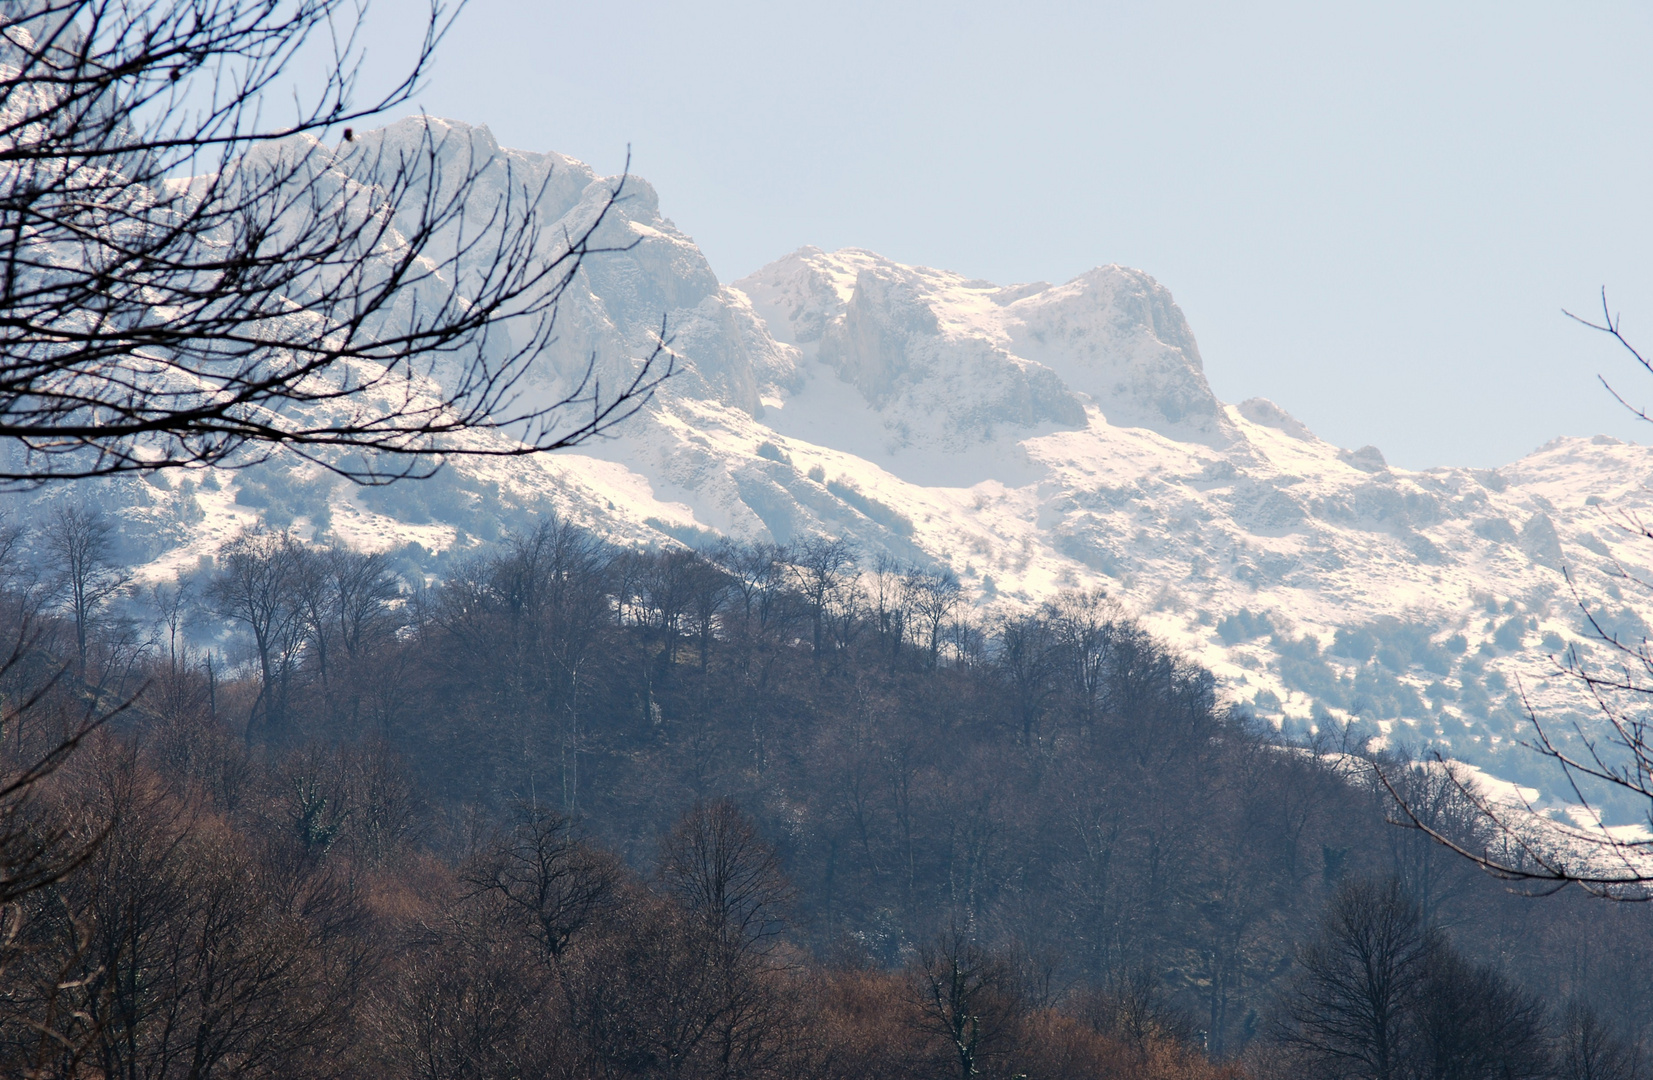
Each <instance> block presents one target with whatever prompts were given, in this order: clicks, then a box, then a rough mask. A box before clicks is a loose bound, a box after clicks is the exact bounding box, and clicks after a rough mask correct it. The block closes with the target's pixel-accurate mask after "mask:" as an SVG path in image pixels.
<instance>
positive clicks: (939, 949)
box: [910, 928, 1021, 1080]
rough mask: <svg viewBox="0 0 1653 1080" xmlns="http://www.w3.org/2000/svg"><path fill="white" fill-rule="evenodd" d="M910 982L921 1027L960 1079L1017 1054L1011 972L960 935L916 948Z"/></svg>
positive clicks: (1018, 1014)
mask: <svg viewBox="0 0 1653 1080" xmlns="http://www.w3.org/2000/svg"><path fill="white" fill-rule="evenodd" d="M910 977H911V980H912V988H913V993H914V995H915V997H916V998H917V1002H918V1009H919V1016H920V1018H921V1020H920V1023H921V1025H922V1026H923V1028H924V1029H925V1030H926V1031H928V1032H929V1033H930V1035H931V1036H933V1037H935V1038H937V1039H939V1040H940V1041H941V1042H942V1043H943V1044H945V1046H946V1047H947V1050H948V1052H949V1056H950V1057H951V1058H952V1062H953V1070H954V1072H953V1074H954V1075H955V1076H957V1077H958V1078H959V1080H971V1077H974V1076H977V1075H979V1074H980V1073H982V1072H984V1071H985V1069H986V1066H988V1064H989V1063H990V1062H992V1061H994V1060H996V1059H998V1058H1000V1057H1002V1056H1004V1055H1005V1054H1007V1053H1009V1052H1011V1051H1013V1050H1014V1049H1015V1044H1016V1028H1017V1022H1018V1021H1019V1020H1020V1018H1021V1007H1020V1002H1019V1001H1018V1000H1017V995H1016V985H1015V974H1014V970H1013V969H1012V968H1011V966H1010V965H1009V964H1007V963H1005V962H1004V961H1003V960H1001V959H999V958H998V957H996V956H993V955H991V954H990V953H988V952H987V951H986V950H985V949H983V948H982V947H981V946H980V945H978V944H976V943H975V942H974V941H973V940H971V939H970V938H969V937H968V936H967V935H966V934H964V933H963V932H962V931H960V930H958V929H956V928H955V929H953V930H951V931H949V932H947V933H946V934H943V935H942V936H941V937H940V938H938V939H937V940H935V941H933V942H931V943H929V944H927V945H925V946H923V947H922V948H920V949H919V950H918V953H917V955H916V957H915V958H914V962H913V964H912V967H911V972H910Z"/></svg>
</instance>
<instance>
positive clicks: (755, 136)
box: [370, 0, 1653, 467]
mask: <svg viewBox="0 0 1653 1080" xmlns="http://www.w3.org/2000/svg"><path fill="white" fill-rule="evenodd" d="M377 2H378V3H379V5H380V6H379V9H378V13H377V16H376V19H375V24H374V26H375V32H374V34H373V37H372V49H373V55H372V59H373V65H374V66H373V68H372V69H370V74H371V72H372V70H377V68H378V65H380V64H385V63H388V62H390V61H391V60H392V59H394V58H395V57H396V56H397V55H398V49H399V48H400V46H401V44H402V38H403V37H405V33H404V20H405V16H406V15H407V13H408V12H409V11H411V10H414V9H415V7H416V4H415V3H413V0H377ZM1241 7H1242V5H1231V4H1215V3H1212V4H1201V5H1189V4H1170V3H1162V2H1161V3H1153V4H1148V3H1140V4H1105V3H1088V4H1076V3H1067V4H1037V3H1028V2H1025V0H1023V2H1019V3H1016V4H1014V5H1011V4H985V3H972V2H954V3H948V4H939V3H890V2H889V0H885V2H882V3H860V2H853V0H851V2H844V0H840V2H837V3H832V4H823V3H811V4H788V3H782V2H778V0H765V2H763V3H724V4H695V3H683V2H678V3H644V2H633V0H605V2H603V3H590V2H587V3H581V4H559V3H539V2H533V3H529V2H523V0H514V2H508V0H472V3H471V4H470V6H469V8H468V9H467V10H466V11H464V13H463V14H462V15H461V16H460V19H459V22H458V24H457V26H456V27H455V29H454V31H453V33H452V34H451V36H450V37H449V38H448V40H447V42H446V43H445V45H444V47H443V50H442V52H441V54H440V56H439V61H438V66H437V68H436V71H435V73H434V75H433V77H432V78H431V80H430V82H429V84H428V85H427V87H426V88H425V89H424V90H423V91H422V92H421V94H420V95H419V102H420V104H421V105H422V106H423V107H424V109H425V110H426V111H428V112H431V113H435V114H438V115H442V116H448V117H452V118H454V119H459V120H466V121H470V122H473V123H486V124H488V125H489V126H490V127H491V128H492V129H493V131H494V133H495V134H496V135H497V136H498V138H499V139H500V141H501V142H503V143H505V144H506V145H510V146H516V147H520V148H522V149H528V150H558V151H561V152H563V153H567V154H572V155H574V156H576V157H579V158H583V159H584V160H586V161H589V162H590V163H591V164H593V165H594V166H596V167H597V168H599V169H602V170H605V171H613V170H618V169H619V168H620V166H621V164H622V162H623V161H624V158H625V153H626V147H627V145H628V144H630V146H631V149H632V155H633V157H632V162H633V169H634V170H635V171H636V172H638V173H639V174H641V175H642V176H644V177H646V178H647V179H649V180H650V181H652V182H653V183H654V185H655V186H656V188H657V189H658V190H659V192H660V197H661V207H662V210H663V211H664V213H665V214H666V215H667V216H668V217H670V218H672V219H673V220H674V221H675V222H676V223H677V224H678V226H679V227H680V228H682V229H683V230H684V231H686V232H687V233H688V234H689V235H691V236H692V237H694V239H695V240H696V241H697V242H698V243H699V244H700V246H701V248H702V249H703V250H704V251H705V253H706V255H707V257H708V258H709V259H710V260H711V263H712V266H713V268H714V269H715V270H716V271H717V273H718V275H719V276H720V277H721V278H722V279H724V280H725V281H729V280H733V279H735V278H738V277H740V276H741V275H743V274H746V273H748V272H750V271H752V270H754V269H756V268H757V267H759V266H761V265H763V264H764V263H765V262H768V261H769V260H771V259H773V258H776V257H778V256H780V255H782V254H784V253H786V252H788V251H790V250H792V249H794V248H796V247H799V246H801V245H804V244H815V245H818V246H820V247H823V248H828V249H831V248H837V247H844V246H858V247H866V248H871V249H873V250H874V251H878V252H881V253H883V254H885V255H888V256H890V257H892V258H895V259H898V260H900V261H902V262H909V263H921V264H927V265H931V266H940V267H945V268H947V269H951V270H956V271H959V272H961V273H964V274H967V275H970V276H974V277H984V278H989V279H992V280H994V281H999V282H1004V283H1009V282H1015V281H1030V280H1037V279H1044V280H1048V281H1053V282H1056V281H1063V280H1066V279H1067V278H1070V277H1072V276H1074V275H1075V274H1078V273H1081V272H1083V271H1084V270H1086V269H1088V268H1090V267H1092V266H1095V265H1098V264H1103V263H1110V262H1118V263H1124V264H1127V265H1130V266H1136V267H1140V268H1142V269H1143V270H1146V271H1148V272H1149V273H1151V274H1153V275H1154V276H1155V277H1156V278H1158V279H1159V280H1160V281H1161V282H1163V283H1164V284H1165V285H1166V286H1168V287H1169V288H1170V289H1171V291H1172V293H1173V294H1174V295H1175V296H1176V298H1177V301H1178V302H1179V303H1180V304H1181V306H1182V308H1183V310H1184V311H1185V312H1186V313H1187V315H1188V318H1189V321H1190V322H1191V323H1192V325H1193V328H1194V332H1195V334H1196V336H1197V337H1198V339H1199V343H1200V351H1201V352H1202V354H1203V355H1204V358H1205V364H1206V371H1207V373H1208V374H1209V376H1210V379H1211V382H1212V385H1213V386H1214V388H1215V389H1216V391H1217V393H1218V395H1219V396H1220V397H1222V398H1223V399H1224V400H1227V401H1238V400H1241V399H1244V398H1247V397H1252V396H1257V395H1261V396H1264V397H1269V398H1272V399H1274V400H1275V401H1277V402H1278V403H1280V404H1281V405H1283V406H1285V407H1286V408H1287V409H1289V410H1290V411H1291V412H1292V413H1294V414H1296V415H1297V416H1298V417H1299V418H1300V419H1302V420H1303V421H1305V422H1306V423H1308V424H1309V426H1310V427H1312V428H1313V429H1314V430H1315V431H1316V432H1318V433H1319V434H1320V435H1322V436H1323V437H1325V438H1327V439H1330V440H1332V441H1334V442H1336V443H1339V444H1342V445H1346V446H1359V445H1361V444H1364V443H1373V444H1376V445H1377V446H1378V447H1380V448H1381V449H1382V450H1383V451H1384V453H1385V454H1386V455H1387V456H1388V458H1389V460H1390V461H1392V462H1395V463H1397V464H1402V465H1406V466H1412V467H1422V466H1427V465H1436V464H1467V465H1496V464H1501V463H1504V462H1507V461H1510V460H1513V459H1514V458H1516V457H1519V456H1521V455H1522V454H1524V453H1526V452H1528V451H1530V450H1532V449H1533V448H1535V447H1536V446H1538V445H1539V444H1541V443H1543V442H1545V441H1546V440H1548V439H1550V438H1551V437H1553V436H1555V435H1560V434H1594V433H1597V432H1608V433H1612V434H1615V435H1619V436H1621V437H1626V438H1634V439H1636V440H1637V441H1642V442H1646V441H1649V440H1650V439H1653V428H1649V427H1647V426H1646V425H1643V424H1640V423H1639V422H1637V421H1634V420H1633V419H1631V418H1629V417H1627V416H1626V415H1625V414H1624V413H1623V411H1622V409H1620V407H1619V406H1617V405H1616V404H1614V403H1613V402H1612V401H1611V399H1610V398H1608V396H1607V394H1606V391H1604V390H1603V389H1602V388H1601V387H1600V385H1599V384H1598V383H1597V382H1596V381H1595V380H1596V375H1597V374H1598V373H1602V374H1606V375H1608V376H1609V377H1612V378H1615V379H1616V380H1617V381H1618V382H1619V383H1620V384H1621V389H1623V390H1624V391H1626V394H1627V396H1629V397H1632V398H1633V399H1635V400H1637V401H1638V402H1642V401H1646V402H1648V403H1650V404H1653V375H1648V374H1647V373H1645V372H1643V373H1640V374H1639V375H1638V374H1637V371H1636V369H1634V368H1633V367H1632V363H1633V362H1631V361H1629V358H1628V357H1627V356H1624V355H1621V354H1620V353H1618V352H1616V351H1615V348H1616V347H1614V346H1612V345H1611V343H1610V342H1609V341H1607V340H1606V339H1605V338H1603V337H1601V336H1599V335H1595V334H1592V333H1591V332H1590V331H1588V330H1585V329H1583V328H1581V327H1578V326H1576V325H1574V324H1571V323H1569V322H1568V321H1567V320H1566V319H1565V318H1564V317H1563V316H1562V314H1561V309H1562V308H1563V307H1566V308H1571V309H1574V310H1579V311H1581V312H1594V311H1597V310H1599V303H1600V301H1599V298H1598V290H1599V289H1600V288H1601V287H1602V286H1606V287H1607V289H1608V291H1609V297H1610V299H1612V301H1613V303H1614V306H1615V307H1616V308H1617V309H1620V310H1622V312H1623V314H1624V327H1625V329H1626V332H1627V333H1628V334H1630V335H1631V336H1632V337H1639V338H1640V340H1641V341H1642V342H1644V343H1645V344H1646V345H1648V346H1649V349H1650V350H1653V207H1650V203H1649V179H1650V177H1653V169H1650V167H1649V166H1650V165H1653V146H1650V139H1649V137H1650V134H1653V132H1650V130H1649V128H1650V123H1653V117H1650V107H1653V64H1650V63H1649V60H1648V58H1649V56H1653V14H1650V10H1649V8H1648V7H1647V6H1646V5H1631V4H1607V3H1593V4H1554V3H1550V4H1543V5H1539V4H1531V5H1523V4H1512V3H1500V4H1483V5H1471V4H1459V5H1443V4H1439V3H1429V4H1412V3H1397V2H1388V3H1384V4H1371V5H1367V6H1365V7H1364V8H1362V7H1357V6H1356V5H1347V4H1303V5H1286V4H1273V5H1264V4H1252V5H1243V7H1245V8H1248V9H1249V10H1246V11H1241V10H1239V9H1240V8H1241Z"/></svg>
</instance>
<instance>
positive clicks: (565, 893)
mask: <svg viewBox="0 0 1653 1080" xmlns="http://www.w3.org/2000/svg"><path fill="white" fill-rule="evenodd" d="M516 819H517V820H516V824H515V826H514V827H513V828H512V829H511V830H510V831H509V832H508V833H506V834H504V835H502V836H499V837H497V838H496V839H495V840H494V842H493V843H492V844H491V845H490V846H489V847H488V849H487V850H486V851H485V852H484V853H483V854H482V855H481V856H480V857H479V858H478V859H476V860H474V861H473V862H472V864H471V865H470V867H469V868H467V870H466V871H465V874H464V879H465V882H466V883H467V884H468V885H469V886H470V888H471V889H472V890H473V891H474V893H476V894H483V893H485V894H489V895H493V896H496V897H498V898H499V899H501V900H503V901H504V902H505V905H506V908H507V910H509V911H510V912H511V913H512V915H513V916H514V917H515V918H517V919H518V920H520V921H521V922H522V923H523V924H524V925H526V926H527V927H528V929H529V932H530V933H531V935H532V936H533V938H534V940H535V942H536V943H537V944H538V945H539V948H540V950H541V953H542V957H541V958H542V959H543V960H545V961H547V962H551V963H555V962H557V961H560V960H561V959H562V956H563V954H564V953H565V952H566V951H567V950H568V947H569V945H570V943H571V942H573V940H574V939H575V938H576V937H577V936H578V935H579V934H580V932H581V931H583V930H584V929H585V928H586V927H587V926H588V925H589V924H590V923H591V922H592V921H593V920H594V919H595V918H596V917H597V916H598V915H599V914H601V913H602V912H603V909H604V908H605V907H607V906H609V905H611V904H613V903H614V902H615V901H616V896H615V893H616V891H617V889H618V880H619V872H618V870H617V868H616V867H615V866H614V865H613V864H612V863H611V862H610V861H609V860H608V859H606V858H605V857H604V856H602V855H599V854H598V853H597V852H595V851H593V850H591V849H590V848H588V847H586V846H585V845H584V844H582V843H580V842H579V841H578V840H576V839H575V838H574V836H573V835H572V832H571V830H570V828H569V823H568V820H567V819H566V818H564V817H563V816H562V815H560V814H557V813H554V812H552V811H550V810H546V809H544V808H542V807H539V806H535V805H533V804H530V803H519V804H518V806H517V809H516Z"/></svg>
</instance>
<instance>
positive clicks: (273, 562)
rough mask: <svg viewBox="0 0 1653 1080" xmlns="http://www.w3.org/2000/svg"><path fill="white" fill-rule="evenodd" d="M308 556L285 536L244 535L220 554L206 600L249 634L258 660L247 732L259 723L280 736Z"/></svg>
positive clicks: (300, 631)
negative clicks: (255, 697) (255, 693)
mask: <svg viewBox="0 0 1653 1080" xmlns="http://www.w3.org/2000/svg"><path fill="white" fill-rule="evenodd" d="M309 558H310V555H309V552H307V551H306V550H305V549H304V548H303V546H302V545H300V544H299V543H298V542H297V541H295V540H294V539H293V538H292V536H291V535H289V534H288V533H284V532H282V533H272V532H266V531H264V530H261V529H260V530H254V531H251V532H245V533H242V534H241V535H240V536H238V537H236V538H235V539H234V540H231V541H230V542H229V543H228V544H226V545H225V546H224V548H223V550H221V551H220V552H219V563H220V566H221V570H220V572H219V574H218V576H217V577H215V578H214V579H213V581H212V584H211V585H210V586H209V587H208V590H207V597H208V600H209V601H210V602H211V603H212V604H213V607H214V609H215V610H216V611H217V613H218V614H219V615H222V616H223V617H224V618H226V619H233V620H234V621H236V622H239V623H242V624H243V625H245V626H246V628H247V629H248V630H249V631H250V632H251V633H252V636H253V648H254V650H255V652H256V653H257V656H258V669H259V677H260V683H259V693H258V700H257V702H256V703H255V704H254V706H253V716H252V717H249V719H248V732H249V735H250V734H251V732H252V731H253V730H254V729H255V728H256V727H257V726H258V723H259V722H262V724H263V726H264V728H265V730H266V732H267V734H270V735H276V734H279V733H280V731H281V729H282V727H283V724H284V722H285V719H286V705H287V689H288V686H289V682H290V679H291V677H292V671H293V666H294V664H295V663H297V661H298V656H299V650H300V648H301V647H302V645H303V643H304V626H305V624H304V618H303V615H304V610H303V608H302V606H301V604H300V598H301V596H302V590H301V582H302V577H303V575H304V573H305V571H306V569H307V566H306V563H307V562H308V561H309Z"/></svg>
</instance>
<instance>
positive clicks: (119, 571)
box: [44, 504, 132, 677]
mask: <svg viewBox="0 0 1653 1080" xmlns="http://www.w3.org/2000/svg"><path fill="white" fill-rule="evenodd" d="M114 536H115V529H114V526H113V525H111V524H110V523H109V519H108V518H107V517H106V516H104V514H103V512H102V511H100V510H98V509H96V508H94V507H87V506H77V505H72V504H71V505H67V506H60V507H58V508H57V509H56V510H55V511H53V513H52V516H51V519H50V520H49V521H48V522H47V524H46V528H45V536H44V539H45V542H46V550H47V552H48V554H49V557H50V558H51V561H52V569H53V571H54V575H55V584H56V587H57V592H58V595H59V596H61V597H62V599H63V603H64V604H65V606H66V607H67V608H68V609H69V616H70V618H71V619H73V621H74V624H75V650H76V655H77V656H78V657H79V660H80V666H79V668H78V669H77V670H78V671H79V672H80V674H81V676H82V677H84V676H85V674H86V645H87V640H88V637H89V635H90V633H91V630H92V624H93V622H94V621H95V620H96V619H97V617H98V615H99V614H100V613H101V612H102V611H103V608H104V606H105V605H106V604H108V602H109V601H110V600H112V599H114V598H115V597H116V596H117V595H119V594H120V592H121V590H123V589H125V588H126V586H127V585H128V584H130V583H131V580H132V576H131V575H130V574H129V573H127V572H126V570H125V569H124V568H122V567H121V566H119V565H118V564H117V563H116V562H115V558H114Z"/></svg>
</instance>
